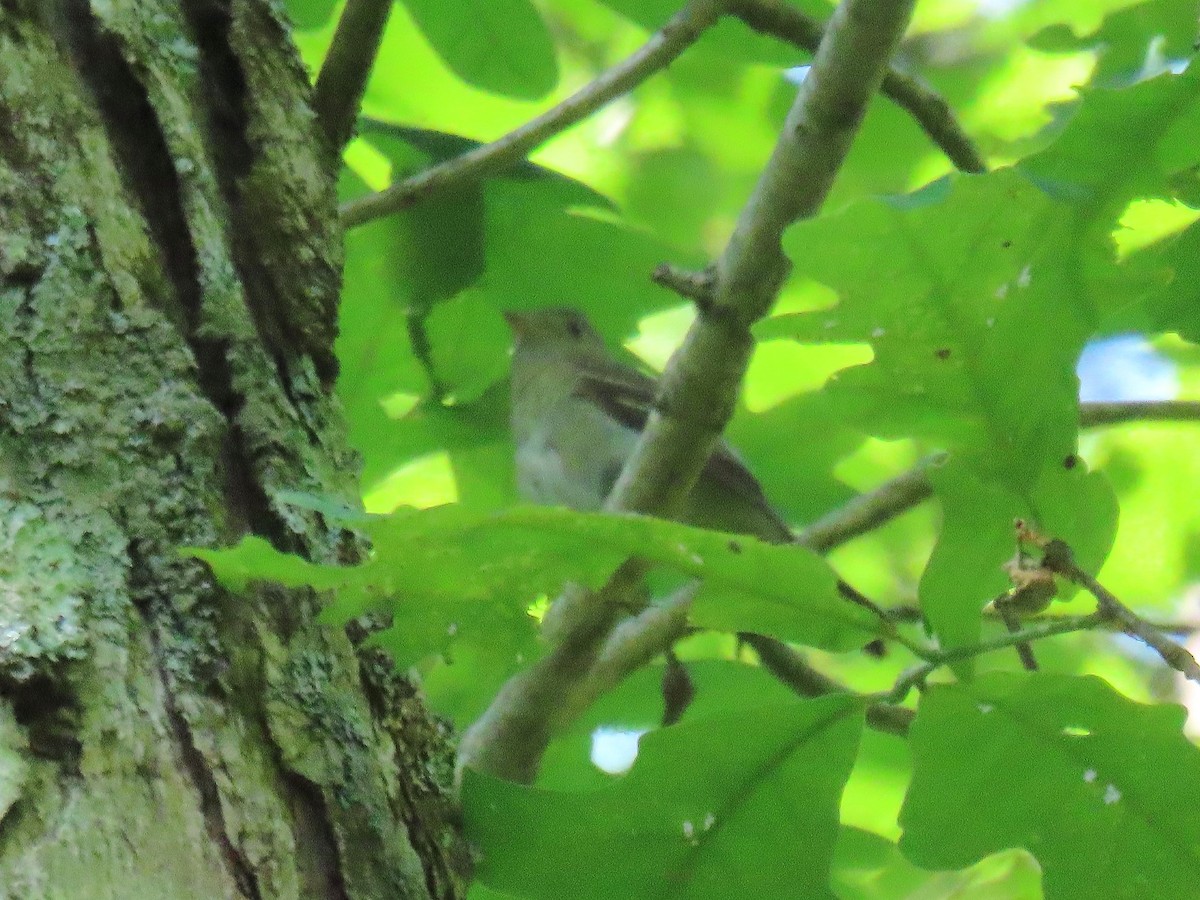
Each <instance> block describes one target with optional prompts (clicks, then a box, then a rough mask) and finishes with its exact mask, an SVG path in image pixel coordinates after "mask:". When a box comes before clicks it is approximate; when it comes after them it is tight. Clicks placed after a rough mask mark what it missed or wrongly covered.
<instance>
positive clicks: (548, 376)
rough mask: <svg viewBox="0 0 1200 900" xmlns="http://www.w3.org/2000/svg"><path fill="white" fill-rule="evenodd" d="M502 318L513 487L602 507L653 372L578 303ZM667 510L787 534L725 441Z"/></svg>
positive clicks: (779, 536)
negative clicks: (624, 354) (611, 340)
mask: <svg viewBox="0 0 1200 900" xmlns="http://www.w3.org/2000/svg"><path fill="white" fill-rule="evenodd" d="M504 317H505V319H506V320H507V322H508V326H509V328H510V329H511V331H512V332H513V336H514V346H513V359H512V387H511V413H510V419H511V427H512V434H513V441H514V445H515V458H516V473H517V489H518V492H519V493H520V495H521V496H522V497H523V498H524V499H526V500H528V501H530V502H532V503H537V504H544V505H553V506H566V507H569V508H572V509H578V510H597V509H600V508H602V506H603V505H604V501H605V498H606V497H607V496H608V494H609V491H611V490H612V487H613V485H614V484H615V483H616V480H617V478H618V476H619V475H620V474H621V470H622V468H623V467H624V465H625V461H626V460H627V459H628V458H629V456H630V455H631V454H632V452H633V449H634V447H635V445H636V444H637V441H638V436H639V435H640V433H641V431H642V429H643V428H644V427H645V425H646V420H647V418H648V417H649V414H650V410H651V409H652V408H653V405H654V398H655V390H656V382H655V380H654V378H652V377H651V376H649V375H647V374H645V373H644V372H641V371H639V370H638V369H637V368H635V367H634V366H632V365H628V364H626V363H623V362H621V361H619V360H618V359H616V358H615V357H614V356H613V355H612V354H611V353H610V352H609V350H608V348H607V347H606V346H605V343H604V340H603V338H602V337H601V336H600V334H599V333H598V332H597V331H596V329H595V328H594V327H593V326H592V324H591V322H589V321H588V319H587V316H585V315H584V314H583V313H582V312H580V311H579V310H577V309H573V308H570V307H550V308H542V309H536V310H529V311H519V312H518V311H508V312H505V313H504ZM674 518H676V519H677V520H678V521H681V522H684V523H686V524H689V525H695V526H699V527H701V528H707V529H711V530H716V531H725V532H732V533H736V534H742V535H753V536H755V537H758V538H761V539H763V540H765V541H769V542H772V543H790V542H792V541H794V540H795V537H794V535H793V533H792V530H791V528H790V527H789V526H788V524H787V522H786V521H784V519H783V518H782V517H781V516H780V515H779V514H778V513H777V512H776V511H775V509H774V508H773V507H772V506H771V504H770V503H769V502H768V500H767V498H766V495H765V494H764V493H763V489H762V487H761V485H760V484H759V482H758V480H757V479H756V478H755V477H754V475H753V474H751V472H750V470H749V469H748V468H747V467H746V464H745V463H744V462H743V461H742V459H741V458H740V457H739V456H738V455H737V453H736V452H735V451H734V450H733V449H732V448H731V447H730V446H729V445H728V444H727V443H726V442H725V441H723V440H722V441H719V442H718V443H717V445H716V447H715V448H714V449H713V451H712V453H711V455H710V456H709V458H708V460H707V461H706V463H705V465H704V468H703V470H702V471H701V473H700V475H699V477H698V478H697V481H696V484H695V485H694V486H693V488H692V490H691V492H690V493H689V494H688V496H687V498H686V499H685V500H684V501H683V503H682V505H681V506H680V508H679V510H678V511H677V513H676V515H675V516H674Z"/></svg>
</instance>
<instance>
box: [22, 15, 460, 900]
mask: <svg viewBox="0 0 1200 900" xmlns="http://www.w3.org/2000/svg"><path fill="white" fill-rule="evenodd" d="M308 100H309V86H308V78H307V75H306V73H305V72H304V71H303V69H302V67H301V66H300V64H299V62H298V60H297V58H296V56H295V53H294V51H293V48H292V46H291V43H290V41H289V39H288V28H287V25H286V23H285V22H284V20H283V18H282V15H281V13H280V11H279V5H278V4H277V3H272V2H270V0H90V2H89V0H0V896H2V897H12V898H17V897H19V898H22V900H35V898H42V897H46V898H49V897H87V898H106V897H113V898H135V900H141V898H171V900H179V898H187V897H196V898H205V900H210V898H217V897H234V898H244V897H245V898H276V897H279V898H290V897H297V898H300V897H303V898H324V897H330V898H341V897H352V898H376V897H378V898H384V897H386V898H400V897H429V896H433V897H456V896H460V895H461V893H462V871H463V870H464V868H465V865H464V853H463V851H462V843H461V838H460V837H459V836H458V834H457V831H456V828H455V824H454V818H453V815H452V809H451V805H450V803H449V801H448V800H447V796H448V795H447V789H446V785H447V783H448V780H449V778H450V775H449V772H450V755H449V750H448V747H447V740H446V737H447V736H446V732H445V730H444V729H443V728H442V727H441V726H440V725H439V724H438V723H437V722H436V721H435V720H434V719H432V718H431V717H430V716H429V715H428V714H427V712H426V711H425V709H424V707H423V705H422V704H421V701H420V698H419V696H418V695H417V693H416V692H415V691H414V690H413V688H412V686H411V685H409V684H408V683H407V682H406V681H404V680H403V679H401V678H398V677H396V676H394V675H393V674H392V673H391V671H390V669H389V667H388V665H387V663H386V662H385V661H382V660H379V659H376V658H372V657H370V656H369V655H365V654H361V653H359V652H357V651H356V650H355V648H354V647H353V646H352V644H351V642H350V640H349V639H348V638H347V636H346V635H344V634H342V633H340V632H337V631H336V630H333V629H330V628H328V627H326V626H323V625H321V624H319V623H318V622H317V621H316V615H317V613H318V611H319V608H320V600H319V598H317V597H314V596H312V595H311V594H309V593H305V592H302V591H285V590H282V589H278V588H269V587H262V588H259V589H256V590H253V591H251V593H250V594H249V595H247V596H232V595H229V594H227V593H226V592H224V591H223V590H222V589H221V588H220V587H218V586H217V585H216V584H215V583H214V582H213V580H212V579H211V577H210V576H209V575H208V573H207V572H206V570H205V568H204V567H203V566H202V565H200V564H199V563H197V562H195V561H193V560H189V559H187V558H185V557H183V556H181V555H180V554H179V552H178V548H180V547H181V546H189V545H191V546H197V545H198V546H217V545H223V544H227V543H230V542H233V541H235V540H236V539H238V538H239V537H240V536H242V535H244V534H246V533H254V534H258V535H261V536H263V537H265V538H267V539H269V540H270V541H271V542H272V543H273V544H274V545H275V546H277V547H279V548H281V549H285V550H288V551H290V552H295V553H300V554H302V555H305V556H307V557H308V558H310V559H314V560H322V561H329V560H344V561H346V560H352V559H353V558H354V557H355V555H356V554H357V553H358V546H357V544H356V542H355V540H354V538H353V536H352V535H350V534H348V533H346V532H344V531H343V530H342V528H341V527H340V525H339V524H338V523H336V522H330V521H326V520H325V519H324V518H323V517H322V515H321V514H320V513H318V512H314V511H312V510H309V509H306V508H300V507H297V506H294V505H289V504H288V503H287V502H286V501H285V497H286V492H288V491H300V492H307V493H310V494H317V495H322V496H332V497H335V498H341V499H342V501H343V502H346V503H353V497H354V493H355V491H354V485H355V471H356V469H355V466H356V463H355V461H354V459H353V456H352V455H351V454H350V453H349V452H348V451H347V448H346V443H345V439H344V434H343V429H342V424H341V420H340V414H339V411H338V408H337V404H336V402H335V400H334V399H333V396H332V391H331V384H332V381H333V379H334V377H335V362H334V357H333V353H332V341H333V337H334V333H335V304H336V298H337V292H338V288H339V273H340V268H341V259H340V252H341V251H340V242H341V235H340V232H339V231H338V228H337V217H336V213H335V207H336V204H335V198H334V193H333V178H334V173H335V172H336V164H335V160H334V159H333V155H332V154H331V153H330V151H329V150H328V148H327V147H326V146H325V145H324V144H323V142H322V141H323V139H322V136H321V131H320V129H319V128H318V127H317V125H316V123H315V122H314V120H313V117H312V114H311V112H310V111H309V102H308Z"/></svg>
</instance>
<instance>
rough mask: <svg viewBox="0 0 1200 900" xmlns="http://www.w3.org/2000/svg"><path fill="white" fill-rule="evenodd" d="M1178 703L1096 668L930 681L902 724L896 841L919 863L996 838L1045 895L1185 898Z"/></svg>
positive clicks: (1195, 847)
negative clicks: (907, 777)
mask: <svg viewBox="0 0 1200 900" xmlns="http://www.w3.org/2000/svg"><path fill="white" fill-rule="evenodd" d="M1184 716H1185V712H1184V709H1183V708H1182V707H1179V706H1145V705H1142V704H1139V703H1134V702H1133V701H1132V700H1129V699H1128V698H1126V697H1123V696H1121V695H1120V694H1118V693H1117V692H1116V691H1115V690H1113V689H1112V688H1111V687H1109V686H1108V684H1107V683H1106V682H1104V681H1102V680H1101V679H1099V678H1095V677H1086V678H1074V677H1066V676H1056V675H1055V676H1051V675H1026V674H1011V673H995V674H991V675H988V676H985V677H981V678H979V679H978V680H977V681H975V682H974V683H973V684H970V685H954V686H947V685H943V686H937V687H933V688H931V689H929V691H928V692H927V693H926V694H925V695H924V696H923V697H922V698H921V705H920V709H919V711H918V713H917V718H916V721H915V723H914V724H913V727H912V732H911V738H912V746H913V755H914V758H915V772H914V776H913V781H912V786H911V787H910V789H909V791H908V796H907V797H906V799H905V802H904V808H903V810H902V811H901V813H900V823H901V825H902V826H903V828H904V835H903V837H902V838H901V841H900V848H901V850H902V851H903V852H904V854H905V856H907V857H908V858H909V859H910V860H912V861H913V862H914V863H916V864H917V865H919V866H922V867H923V868H927V869H945V868H959V867H962V866H966V865H969V864H971V863H973V862H975V861H976V860H979V859H982V858H983V857H984V856H986V855H987V854H989V853H994V852H995V851H997V850H1002V849H1005V848H1008V847H1023V848H1025V849H1027V850H1028V851H1029V852H1030V853H1032V854H1033V855H1034V856H1036V857H1037V859H1038V861H1039V862H1040V863H1041V866H1042V872H1043V880H1044V888H1045V895H1046V900H1094V898H1096V897H1104V898H1105V900H1144V898H1146V897H1154V898H1156V900H1191V898H1195V896H1196V885H1197V884H1200V750H1198V749H1197V748H1196V747H1195V746H1193V745H1192V744H1191V743H1190V742H1189V741H1188V740H1187V739H1186V738H1185V737H1184V736H1183V734H1182V733H1181V731H1180V729H1181V727H1182V725H1183V720H1184Z"/></svg>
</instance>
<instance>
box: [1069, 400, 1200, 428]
mask: <svg viewBox="0 0 1200 900" xmlns="http://www.w3.org/2000/svg"><path fill="white" fill-rule="evenodd" d="M1079 419H1080V422H1081V424H1083V425H1085V426H1096V425H1120V424H1123V423H1125V422H1194V421H1198V420H1200V402H1197V401H1195V400H1131V401H1125V402H1122V403H1081V404H1079Z"/></svg>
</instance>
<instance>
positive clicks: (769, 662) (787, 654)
mask: <svg viewBox="0 0 1200 900" xmlns="http://www.w3.org/2000/svg"><path fill="white" fill-rule="evenodd" d="M742 637H743V639H744V640H745V641H746V643H748V644H749V645H750V646H751V647H753V648H754V652H755V653H757V654H758V660H759V662H760V663H762V665H763V667H764V668H765V669H766V670H767V671H769V672H770V673H771V674H772V675H774V676H775V677H776V678H777V679H778V680H779V681H780V682H782V683H783V684H785V685H787V686H788V687H789V688H791V689H792V690H793V691H795V692H796V693H797V694H799V695H800V696H801V697H821V696H824V695H826V694H849V693H852V691H851V690H850V689H849V688H848V687H846V685H844V684H842V683H841V682H840V681H836V680H834V679H833V678H830V677H829V676H828V675H826V674H824V673H823V672H819V671H817V670H816V669H814V668H813V667H812V666H810V665H809V664H808V660H806V659H805V658H804V655H803V654H802V653H800V652H799V651H798V650H794V649H793V648H791V647H789V646H788V645H787V644H784V643H781V642H780V641H776V640H773V639H772V638H764V637H763V636H762V635H758V634H745V635H743V636H742ZM915 716H916V714H915V713H914V712H913V711H912V710H911V709H906V708H905V707H903V706H896V705H894V704H890V703H879V702H876V703H872V704H871V705H870V706H868V707H867V724H868V725H870V726H871V727H872V728H874V729H875V730H876V731H885V732H887V733H889V734H895V735H899V736H901V737H903V736H904V735H906V734H908V728H909V726H910V725H911V724H912V720H913V718H914V717H915Z"/></svg>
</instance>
